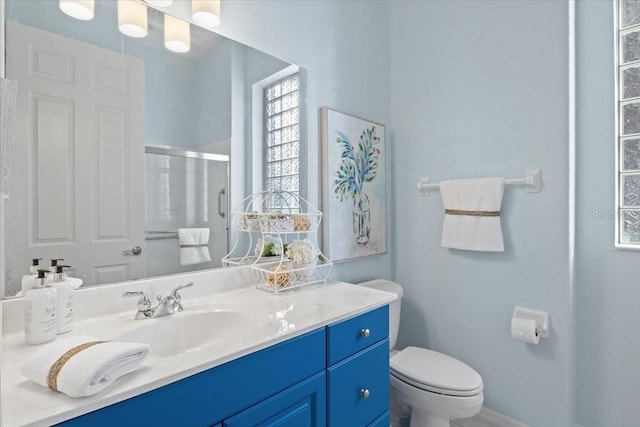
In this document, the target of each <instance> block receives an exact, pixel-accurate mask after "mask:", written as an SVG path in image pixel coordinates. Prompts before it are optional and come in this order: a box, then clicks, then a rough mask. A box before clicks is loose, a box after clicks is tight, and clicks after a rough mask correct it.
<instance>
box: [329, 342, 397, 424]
mask: <svg viewBox="0 0 640 427" xmlns="http://www.w3.org/2000/svg"><path fill="white" fill-rule="evenodd" d="M328 375H329V376H328V386H327V387H328V392H329V398H328V405H329V412H328V413H329V415H328V418H329V425H330V426H331V427H338V426H349V427H363V426H367V425H369V424H370V423H372V422H373V421H374V420H375V419H376V418H378V417H379V416H380V415H381V414H382V413H384V412H385V411H387V410H388V409H389V340H388V339H384V340H382V341H380V342H379V343H378V344H375V345H373V346H371V347H368V348H366V349H364V350H362V351H361V352H359V353H357V354H355V355H354V356H351V357H349V358H348V359H345V360H343V361H342V362H340V363H338V364H336V365H334V366H332V367H331V368H329V374H328Z"/></svg>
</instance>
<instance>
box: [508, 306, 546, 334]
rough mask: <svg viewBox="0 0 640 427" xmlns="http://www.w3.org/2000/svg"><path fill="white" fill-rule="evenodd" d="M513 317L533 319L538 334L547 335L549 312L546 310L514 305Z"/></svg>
mask: <svg viewBox="0 0 640 427" xmlns="http://www.w3.org/2000/svg"><path fill="white" fill-rule="evenodd" d="M513 318H514V319H532V320H535V321H536V331H537V332H538V335H539V336H541V337H544V338H546V337H548V336H549V313H547V312H546V311H538V310H532V309H530V308H525V307H515V308H514V309H513Z"/></svg>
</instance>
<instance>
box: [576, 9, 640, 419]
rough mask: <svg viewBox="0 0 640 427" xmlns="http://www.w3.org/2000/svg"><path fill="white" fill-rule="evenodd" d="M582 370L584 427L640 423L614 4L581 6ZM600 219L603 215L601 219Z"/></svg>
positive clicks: (635, 291)
mask: <svg viewBox="0 0 640 427" xmlns="http://www.w3.org/2000/svg"><path fill="white" fill-rule="evenodd" d="M576 7H577V15H576V27H577V149H576V153H577V178H576V186H577V207H576V222H577V233H576V238H577V246H576V248H577V250H576V265H577V275H576V312H577V313H576V315H577V316H576V336H577V348H576V350H577V351H576V353H577V357H576V362H577V363H576V366H577V387H576V388H577V397H578V399H577V402H578V404H577V412H578V417H577V418H578V422H579V423H581V424H582V425H584V426H588V427H598V426H632V425H634V426H635V425H638V424H639V423H640V421H639V418H638V417H639V416H638V414H639V413H640V412H639V410H638V391H637V389H638V384H640V367H639V358H638V355H640V334H639V333H638V325H640V309H639V308H638V307H640V280H639V277H640V276H639V274H638V271H639V268H638V266H639V265H640V263H639V260H640V254H639V253H637V252H633V251H623V250H617V249H615V248H614V236H615V225H614V220H613V217H612V216H610V215H607V214H606V213H607V212H612V211H613V210H614V206H615V200H614V177H615V172H614V147H615V145H614V144H615V141H614V129H615V127H614V126H615V125H614V111H615V110H614V109H615V103H614V91H613V79H614V67H613V40H614V39H613V7H612V3H611V2H605V1H603V2H587V1H581V2H577V4H576ZM594 212H603V213H604V216H605V218H604V219H599V217H598V216H597V215H596V216H595V217H594V215H593V214H594Z"/></svg>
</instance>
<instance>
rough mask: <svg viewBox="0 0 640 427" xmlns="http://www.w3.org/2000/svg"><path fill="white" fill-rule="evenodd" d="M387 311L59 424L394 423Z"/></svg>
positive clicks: (230, 426)
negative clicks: (390, 418) (392, 420)
mask: <svg viewBox="0 0 640 427" xmlns="http://www.w3.org/2000/svg"><path fill="white" fill-rule="evenodd" d="M388 319H389V311H388V306H384V307H381V308H378V309H376V310H373V311H370V312H367V313H364V314H361V315H359V316H357V317H354V318H351V319H348V320H344V321H341V322H338V323H334V324H330V325H328V326H326V327H322V328H319V329H317V330H315V331H312V332H309V333H306V334H304V335H302V336H299V337H296V338H292V339H290V340H287V341H285V342H282V343H280V344H277V345H274V346H272V347H269V348H266V349H264V350H260V351H258V352H255V353H252V354H250V355H247V356H244V357H241V358H239V359H236V360H233V361H231V362H228V363H225V364H223V365H221V366H217V367H215V368H211V369H209V370H207V371H205V372H202V373H199V374H196V375H193V376H190V377H188V378H185V379H183V380H180V381H177V382H175V383H173V384H169V385H166V386H164V387H162V388H159V389H156V390H153V391H150V392H147V393H144V394H142V395H140V396H137V397H134V398H131V399H128V400H125V401H124V402H120V403H117V404H114V405H111V406H108V407H106V408H103V409H100V410H97V411H94V412H91V413H89V414H86V415H83V416H80V417H77V418H73V419H71V420H69V421H66V422H63V423H60V424H58V425H60V426H65V427H76V426H77V427H84V426H92V427H102V426H104V427H112V426H115V425H121V424H122V423H127V424H130V425H134V424H136V425H158V426H160V425H174V426H194V427H196V426H202V427H205V426H212V425H216V426H218V425H219V426H224V427H253V426H258V425H277V426H291V427H302V426H325V425H327V426H350V427H357V426H363V427H364V426H372V425H373V426H375V425H380V426H382V425H386V426H388V425H389V419H388V417H389V414H388V410H389V339H388V334H389V321H388Z"/></svg>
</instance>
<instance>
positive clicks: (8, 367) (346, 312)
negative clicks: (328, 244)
mask: <svg viewBox="0 0 640 427" xmlns="http://www.w3.org/2000/svg"><path fill="white" fill-rule="evenodd" d="M395 299H396V295H395V294H391V293H387V292H381V291H377V290H374V289H369V288H365V287H362V286H354V285H349V284H346V283H333V284H328V285H326V286H310V287H308V288H300V289H297V290H295V291H293V292H291V293H285V294H281V295H273V294H270V293H268V292H265V291H261V290H258V289H255V288H254V287H247V288H242V289H238V290H232V291H227V292H221V293H215V294H211V295H208V296H201V297H199V298H197V299H195V298H192V299H190V298H188V297H187V294H186V292H185V296H184V297H183V305H184V307H185V309H184V311H183V312H181V313H177V314H175V315H174V316H188V315H190V313H191V314H192V313H193V311H194V310H198V311H204V310H212V311H215V310H232V311H234V312H238V313H241V314H243V315H246V316H249V317H250V318H251V324H252V325H253V326H254V327H250V328H247V329H244V328H242V330H239V331H237V332H234V333H233V334H232V336H231V337H230V338H227V339H223V340H219V341H218V342H214V343H211V344H209V345H207V346H206V347H204V348H201V349H198V350H196V351H191V352H188V353H182V354H179V355H176V356H171V357H166V358H149V359H147V360H146V361H145V362H144V364H143V367H142V368H141V369H139V370H138V371H136V372H133V373H131V374H129V375H126V376H124V377H122V378H120V379H118V380H117V381H116V382H115V383H114V384H113V385H112V386H111V387H109V388H108V389H106V390H104V391H103V392H102V393H99V394H97V395H95V396H91V397H86V398H80V399H73V398H70V397H68V396H66V395H64V394H62V393H58V392H55V391H52V390H49V389H47V388H45V387H42V386H40V385H37V384H35V383H32V382H30V381H28V380H26V379H25V378H24V377H22V375H21V374H20V368H21V366H22V363H23V361H24V360H25V359H26V358H27V357H28V356H29V355H30V354H31V353H33V352H34V351H35V350H36V349H38V348H40V346H27V345H25V344H24V334H23V333H22V332H13V333H6V334H5V335H4V336H3V347H4V348H3V352H4V353H3V366H2V408H3V410H2V417H3V419H2V425H3V426H4V427H14V426H22V425H26V426H48V425H51V424H55V423H59V422H62V421H64V420H68V419H70V418H74V417H77V416H79V415H82V414H85V413H88V412H91V411H94V410H96V409H99V408H102V407H105V406H107V405H110V404H113V403H116V402H120V401H122V400H125V399H128V398H131V397H133V396H136V395H139V394H142V393H145V392H147V391H150V390H153V389H155V388H158V387H162V386H164V385H166V384H169V383H172V382H174V381H178V380H180V379H183V378H185V377H187V376H190V375H193V374H196V373H199V372H202V371H205V370H207V369H209V368H212V367H214V366H218V365H221V364H223V363H226V362H228V361H230V360H233V359H236V358H239V357H242V356H245V355H247V354H250V353H253V352H255V351H257V350H261V349H263V348H266V347H269V346H272V345H274V344H278V343H280V342H283V341H286V340H288V339H290V338H293V337H296V336H299V335H302V334H304V333H306V332H309V331H312V330H314V329H318V328H320V327H323V326H326V325H328V324H330V323H334V322H336V321H339V320H343V319H347V318H349V317H353V316H356V315H358V314H361V313H364V312H366V311H369V310H372V309H375V308H378V307H381V306H383V305H386V304H388V303H390V302H391V301H393V300H395ZM132 302H133V301H132ZM134 314H135V304H133V305H132V306H131V308H130V309H129V310H128V311H126V312H124V313H117V314H109V315H106V316H103V317H99V318H94V319H88V320H83V321H80V322H76V324H75V327H74V330H73V331H72V332H70V333H69V334H65V335H64V336H65V337H66V336H72V335H81V334H83V335H84V334H88V335H94V336H97V337H99V338H101V339H113V338H117V336H118V335H119V334H121V333H122V332H123V331H126V329H127V328H129V329H131V328H132V327H136V326H137V325H140V324H142V323H140V322H146V321H149V320H147V319H143V320H135V321H134V320H132V318H133V315H134ZM154 320H162V321H166V322H170V321H171V320H172V318H171V316H168V317H165V318H162V319H154ZM132 325H133V326H132ZM203 326H208V327H211V328H224V327H225V325H224V324H218V325H214V324H212V325H203Z"/></svg>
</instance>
